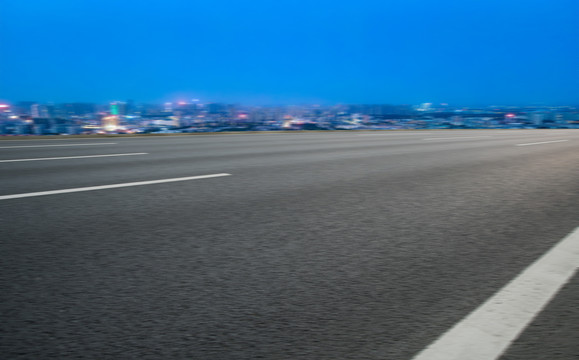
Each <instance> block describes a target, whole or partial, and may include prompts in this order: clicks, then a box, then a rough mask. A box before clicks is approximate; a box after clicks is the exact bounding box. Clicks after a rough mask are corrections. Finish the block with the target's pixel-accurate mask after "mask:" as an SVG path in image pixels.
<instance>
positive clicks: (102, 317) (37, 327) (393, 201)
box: [0, 130, 579, 360]
mask: <svg viewBox="0 0 579 360" xmlns="http://www.w3.org/2000/svg"><path fill="white" fill-rule="evenodd" d="M425 139H428V140H425ZM558 139H568V140H569V141H567V142H560V143H551V144H542V145H536V146H515V145H516V144H520V143H532V142H540V141H549V140H558ZM97 142H114V143H116V144H114V145H103V146H86V147H50V148H49V147H47V148H15V149H0V159H23V158H34V157H57V156H78V155H93V154H114V153H134V152H147V153H149V155H143V156H130V157H117V158H93V159H76V160H55V161H35V162H20V163H0V184H1V186H0V195H7V194H18V193H28V192H36V191H45V190H57V189H67V188H77V187H85V186H96V185H106V184H115V183H127V182H135V181H146V180H156V179H166V178H177V177H185V176H196V175H206V174H214V173H230V174H232V176H229V177H222V178H213V179H203V180H195V181H185V182H175V183H166V184H156V185H148V186H139V187H130V188H119V189H108V190H99V191H90V192H79V193H71V194H60V195H51V196H41V197H31V198H22V199H12V200H3V201H0V221H1V224H2V226H1V229H0V239H1V241H2V244H1V252H0V261H1V275H0V297H1V298H0V299H1V301H2V305H1V311H2V312H1V314H2V318H1V321H0V330H1V339H0V358H2V359H53V358H54V359H308V360H309V359H411V358H412V356H413V355H414V354H416V353H417V352H419V351H420V350H421V349H423V348H424V347H426V346H427V345H428V344H430V343H431V342H432V341H434V340H435V339H436V338H437V337H438V336H439V335H440V334H442V333H443V332H444V331H446V330H447V329H448V328H450V327H451V326H452V325H453V324H455V323H456V322H458V321H460V320H461V319H462V318H463V317H464V316H465V315H467V314H468V313H470V312H471V311H473V310H474V309H475V308H476V307H478V306H479V305H480V304H482V303H483V302H484V301H485V300H486V299H487V298H488V297H490V296H491V295H492V294H493V293H494V292H496V291H497V290H499V289H500V288H501V287H502V286H504V285H505V284H506V283H507V282H508V281H510V280H511V279H512V278H514V277H515V276H516V275H517V274H518V273H519V272H520V271H522V270H523V269H525V268H526V267H527V266H528V265H530V264H531V263H532V262H533V261H535V260H536V259H537V258H538V257H540V256H541V255H542V254H543V253H545V252H546V251H547V250H548V249H550V248H551V247H552V246H553V245H554V244H556V243H557V242H558V241H559V240H560V239H562V238H563V237H564V236H565V235H567V234H568V233H570V232H571V231H572V230H573V229H574V228H576V227H577V226H579V217H578V216H577V214H579V130H575V131H574V130H507V131H501V130H485V131H474V130H473V131H429V132H412V131H405V132H376V133H372V132H368V133H360V132H334V133H296V134H255V135H253V134H252V135H249V134H247V135H244V134H240V135H213V136H185V137H150V138H118V139H70V140H63V141H58V140H55V141H48V140H29V141H3V142H1V143H0V144H1V145H2V146H12V145H13V146H22V145H30V144H35V145H36V144H38V145H41V144H49V145H53V144H78V143H97ZM574 283H575V284H576V280H575V282H574ZM578 294H579V293H578V290H577V286H575V287H571V288H566V289H565V291H564V292H562V293H561V297H560V296H558V297H557V298H556V301H557V304H559V303H560V304H566V306H565V305H555V308H551V307H549V311H548V312H546V313H545V314H546V315H545V316H546V318H545V319H543V318H541V317H538V318H537V322H536V323H534V324H533V325H532V326H531V327H530V328H529V331H527V332H525V333H524V334H523V335H522V336H521V338H520V339H519V340H517V342H516V343H515V346H514V347H513V348H512V349H511V351H515V350H517V349H523V348H525V349H526V348H528V347H529V346H530V345H529V344H530V343H532V342H533V341H534V342H536V343H539V344H540V343H542V342H548V341H550V340H549V338H548V337H547V336H546V335H545V334H548V333H553V331H554V330H553V328H558V327H559V325H558V324H559V321H558V320H557V319H558V318H559V319H561V318H567V319H575V320H576V321H579V314H578V310H577V307H576V302H573V301H570V300H569V299H573V298H574V299H577V296H578ZM563 295H564V296H563ZM576 323H577V322H575V324H576ZM538 324H539V325H538ZM540 324H545V325H544V326H543V325H540ZM561 326H562V325H561ZM573 326H574V325H570V326H568V327H566V328H565V329H568V330H569V331H561V332H560V333H558V336H560V337H561V338H562V340H561V341H559V342H558V343H557V345H555V346H551V347H550V346H543V347H540V350H541V351H543V353H541V352H540V351H539V350H537V349H535V350H534V351H530V352H528V355H526V357H525V359H551V358H552V359H563V358H564V357H559V358H557V357H554V356H553V357H550V355H552V353H553V352H554V351H558V352H559V353H563V354H567V355H568V354H571V355H569V356H572V357H569V358H570V359H575V358H577V356H579V349H578V347H577V345H575V342H576V341H575V340H576V338H577V334H576V333H574V330H576V329H577V328H576V326H575V327H573ZM531 329H535V330H536V331H535V330H533V332H531ZM537 336H540V338H537ZM562 347H565V349H562ZM553 348H554V349H553ZM473 351H476V349H473ZM521 351H524V350H521ZM517 354H521V353H520V352H519V353H512V354H511V353H507V354H505V356H507V357H505V359H504V360H507V359H508V360H511V359H519V358H521V357H520V356H521V355H517ZM555 355H557V354H555ZM517 356H519V357H517ZM533 356H535V357H533ZM573 356H574V357H573Z"/></svg>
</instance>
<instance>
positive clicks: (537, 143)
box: [515, 140, 569, 146]
mask: <svg viewBox="0 0 579 360" xmlns="http://www.w3.org/2000/svg"><path fill="white" fill-rule="evenodd" d="M564 141H569V140H552V141H541V142H535V143H527V144H517V145H515V146H529V145H540V144H551V143H558V142H564Z"/></svg>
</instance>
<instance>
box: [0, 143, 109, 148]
mask: <svg viewBox="0 0 579 360" xmlns="http://www.w3.org/2000/svg"><path fill="white" fill-rule="evenodd" d="M114 144H116V143H94V144H63V145H17V146H0V149H16V148H33V147H54V146H93V145H114Z"/></svg>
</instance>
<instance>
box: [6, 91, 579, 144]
mask: <svg viewBox="0 0 579 360" xmlns="http://www.w3.org/2000/svg"><path fill="white" fill-rule="evenodd" d="M453 128H454V129H481V128H525V129H530V128H563V129H568V128H579V107H577V106H485V107H457V106H450V105H448V104H432V103H423V104H419V105H386V104H374V105H372V104H349V105H345V104H339V105H333V106H322V105H299V106H293V105H292V106H243V105H231V104H224V103H203V102H201V101H199V100H198V99H193V100H190V101H177V102H170V103H169V102H168V103H164V104H142V103H135V102H134V101H132V100H128V101H114V102H111V103H108V104H93V103H64V104H52V103H38V102H33V101H21V102H15V103H3V104H0V135H2V136H14V135H19V136H24V135H80V134H143V133H195V132H224V131H280V130H388V129H389V130H394V129H453Z"/></svg>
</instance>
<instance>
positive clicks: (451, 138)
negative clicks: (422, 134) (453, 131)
mask: <svg viewBox="0 0 579 360" xmlns="http://www.w3.org/2000/svg"><path fill="white" fill-rule="evenodd" d="M489 137H492V136H454V137H439V138H426V139H422V140H454V139H459V140H460V139H480V138H489Z"/></svg>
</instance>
